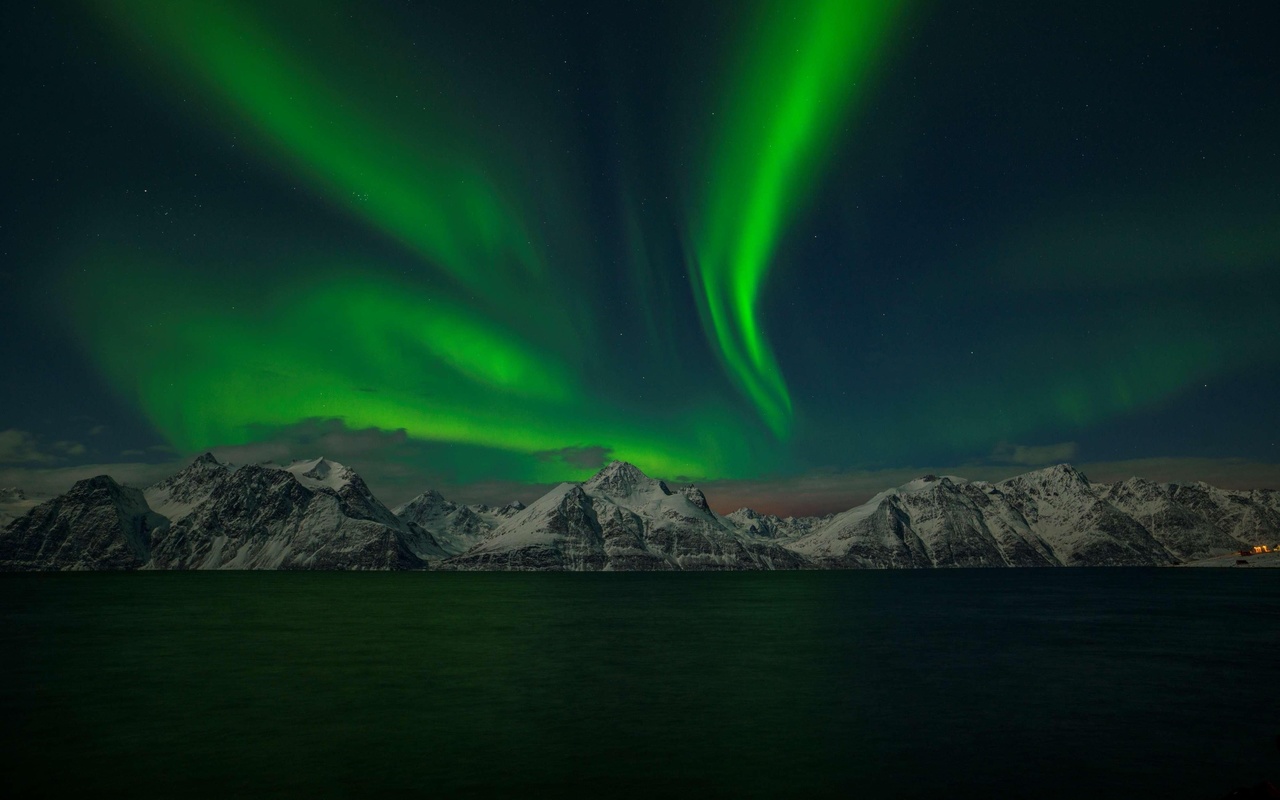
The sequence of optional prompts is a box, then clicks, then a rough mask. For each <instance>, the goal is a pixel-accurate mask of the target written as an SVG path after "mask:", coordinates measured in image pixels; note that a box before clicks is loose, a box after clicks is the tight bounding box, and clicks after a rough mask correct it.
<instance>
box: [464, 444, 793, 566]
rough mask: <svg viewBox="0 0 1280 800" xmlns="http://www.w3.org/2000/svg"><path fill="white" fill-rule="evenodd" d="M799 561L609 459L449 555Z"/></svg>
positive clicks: (533, 562)
mask: <svg viewBox="0 0 1280 800" xmlns="http://www.w3.org/2000/svg"><path fill="white" fill-rule="evenodd" d="M805 565H806V560H805V559H804V558H803V557H800V556H798V555H797V554H795V553H793V552H791V551H788V550H786V549H785V548H782V547H781V546H779V545H777V544H776V543H774V542H772V541H769V540H767V539H765V538H762V537H756V536H752V535H750V534H747V533H744V532H743V531H740V530H738V529H737V527H736V526H735V525H733V524H732V523H731V522H728V521H726V520H725V519H724V518H722V517H720V516H719V515H717V514H716V513H715V512H714V511H712V510H711V509H710V507H709V506H708V504H707V501H706V498H705V497H704V496H703V494H702V492H701V491H699V490H698V489H697V488H696V487H692V486H690V487H685V488H682V489H680V490H679V491H673V490H672V489H671V488H670V487H668V486H667V484H666V483H664V482H662V481H659V480H654V479H652V478H649V477H648V476H647V475H645V474H644V473H643V472H641V471H640V470H639V469H637V468H636V467H634V466H632V465H631V464H626V463H624V462H614V463H612V464H610V465H609V466H607V467H605V468H604V469H603V470H601V471H600V472H599V473H597V474H596V475H595V476H594V477H592V478H591V480H589V481H587V482H586V483H583V484H562V485H561V486H559V487H557V488H556V489H554V490H552V491H551V492H550V493H548V494H547V495H546V496H544V497H543V498H541V499H540V500H538V501H537V502H535V503H533V504H532V505H530V506H529V507H528V508H526V509H523V510H520V511H519V512H517V513H515V514H514V515H512V516H511V517H510V518H509V519H507V520H505V521H503V522H502V523H500V524H498V525H497V526H496V527H495V528H494V530H493V532H492V533H491V534H490V535H489V536H488V537H487V538H485V539H484V540H482V541H481V542H479V543H477V544H476V545H474V546H473V547H472V548H470V549H469V550H467V551H466V552H465V553H463V554H462V555H460V556H458V557H456V558H453V559H450V560H449V562H447V566H449V567H451V568H454V569H556V570H676V569H683V570H718V569H779V568H796V567H801V566H805Z"/></svg>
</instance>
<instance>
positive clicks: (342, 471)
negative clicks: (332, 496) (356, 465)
mask: <svg viewBox="0 0 1280 800" xmlns="http://www.w3.org/2000/svg"><path fill="white" fill-rule="evenodd" d="M284 471H285V472H288V473H290V474H291V475H293V477H295V478H297V479H298V482H299V483H301V484H302V485H304V486H307V487H309V488H312V489H318V488H321V487H323V488H326V489H332V490H334V491H335V492H336V491H338V490H340V489H342V487H344V486H346V485H347V484H350V483H357V482H359V476H358V475H356V473H355V471H353V470H352V469H351V468H350V467H346V466H343V465H342V464H339V463H338V462H337V461H330V460H329V459H327V458H325V457H324V456H321V457H319V458H313V459H311V460H309V461H295V462H293V463H292V464H290V465H289V466H287V467H285V468H284Z"/></svg>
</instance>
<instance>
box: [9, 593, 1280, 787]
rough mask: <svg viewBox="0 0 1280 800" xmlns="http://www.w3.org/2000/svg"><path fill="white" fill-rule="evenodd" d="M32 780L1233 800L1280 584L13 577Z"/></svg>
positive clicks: (1277, 622) (1269, 732)
mask: <svg viewBox="0 0 1280 800" xmlns="http://www.w3.org/2000/svg"><path fill="white" fill-rule="evenodd" d="M0 600H2V603H3V604H2V605H0V620H3V627H2V628H0V654H2V655H0V659H2V660H0V715H2V720H3V721H2V723H0V724H2V725H3V728H4V734H5V740H6V741H5V743H4V746H3V748H0V749H2V751H3V755H2V756H0V775H2V776H3V777H2V780H3V781H4V782H5V784H7V787H6V788H7V789H8V790H9V791H7V792H6V794H7V795H8V796H15V794H14V790H17V791H18V792H21V793H22V795H28V794H38V793H52V794H63V793H66V792H69V791H74V790H87V791H90V792H93V793H94V794H104V793H111V794H118V793H133V792H137V793H141V794H143V795H146V796H176V795H190V794H203V795H209V796H227V795H232V794H243V795H303V794H307V795H319V796H366V795H373V794H383V793H421V794H432V795H439V794H462V795H478V796H488V795H492V794H502V795H511V796H530V795H535V796H542V795H552V794H559V795H569V796H605V795H610V796H613V795H671V794H680V795H719V796H742V795H751V796H822V795H829V796H861V797H873V798H874V797H930V798H932V797H948V798H950V797H1062V798H1080V797H1093V798H1099V797H1153V798H1180V797H1185V798H1201V797H1203V798H1217V797H1219V796H1221V795H1222V794H1224V793H1225V792H1226V791H1228V790H1229V789H1231V788H1233V787H1235V786H1238V785H1246V784H1252V783H1256V782H1257V781H1259V780H1261V779H1263V778H1271V779H1273V780H1276V781H1277V782H1280V754H1277V753H1276V751H1275V749H1274V737H1275V736H1276V734H1277V733H1280V699H1278V698H1280V571H1276V572H1271V573H1264V572H1252V573H1251V572H1248V571H1245V570H1238V571H1237V570H1168V569H1166V570H1025V571H1023V570H974V571H968V570H964V571H936V572H846V573H831V572H817V573H814V572H809V573H776V574H761V573H736V574H603V575H602V574H588V575H556V574H448V573H420V574H414V573H392V574H343V573H212V574H210V573H183V574H176V573H151V574H141V573H136V574H123V575H83V574H81V575H76V574H69V575H35V576H32V575H3V576H0Z"/></svg>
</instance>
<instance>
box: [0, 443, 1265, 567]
mask: <svg viewBox="0 0 1280 800" xmlns="http://www.w3.org/2000/svg"><path fill="white" fill-rule="evenodd" d="M6 491H7V492H8V494H7V495H6V497H8V498H10V499H11V500H14V502H17V501H18V500H21V501H23V503H24V505H23V507H22V510H24V511H25V513H24V514H23V515H22V516H19V517H17V518H16V519H13V520H12V521H10V522H8V524H7V525H6V526H5V527H4V528H3V530H2V531H0V569H5V570H122V569H322V570H348V569H377V570H403V569H446V570H755V569H863V568H917V567H1052V566H1171V565H1177V564H1185V563H1189V562H1195V561H1199V560H1203V559H1211V558H1214V557H1222V556H1225V555H1228V554H1232V553H1235V552H1236V551H1239V550H1241V549H1245V548H1250V547H1253V546H1255V545H1260V544H1269V545H1275V544H1276V543H1277V542H1278V541H1280V491H1276V490H1253V491H1234V490H1225V489H1217V488H1214V487H1212V486H1209V485H1207V484H1204V483H1196V484H1191V485H1182V484H1157V483H1153V482H1150V481H1146V480H1143V479H1141V478H1131V479H1129V480H1126V481H1123V482H1121V483H1113V484H1102V483H1099V484H1095V483H1091V482H1090V481H1089V480H1088V478H1086V477H1085V476H1084V475H1083V474H1082V473H1080V472H1079V471H1078V470H1076V469H1074V468H1073V467H1071V466H1070V465H1068V464H1060V465H1057V466H1054V467H1048V468H1045V469H1040V470H1036V471H1033V472H1028V473H1026V474H1024V475H1019V476H1017V477H1014V478H1010V479H1008V480H1005V481H1000V482H997V483H988V482H983V481H967V480H965V479H963V478H958V477H953V476H934V475H926V476H924V477H921V478H918V479H916V480H913V481H911V482H909V483H907V484H904V485H902V486H899V487H896V488H892V489H887V490H885V491H883V492H881V493H880V494H878V495H876V496H875V497H873V498H871V500H869V501H867V502H866V503H863V504H862V505H859V506H857V507H855V508H851V509H849V510H848V511H844V512H841V513H838V514H829V515H826V516H822V517H786V518H779V517H777V516H773V515H765V514H759V513H757V512H755V511H753V510H751V509H749V508H743V509H739V510H738V511H735V512H733V513H731V514H727V515H720V514H717V513H716V512H715V511H714V510H712V508H711V507H710V505H709V504H708V503H707V499H706V497H705V496H704V495H703V493H702V491H701V490H700V489H698V488H697V487H696V486H692V485H687V486H677V487H672V486H671V485H669V484H667V483H666V482H665V481H661V480H656V479H654V478H650V477H649V476H647V475H645V474H644V473H643V472H641V471H640V470H639V469H638V468H636V467H635V466H633V465H631V464H627V463H625V462H620V461H615V462H613V463H611V464H609V465H608V466H606V467H605V468H603V469H602V470H600V471H599V472H598V473H597V474H596V475H595V476H593V477H592V478H591V479H590V480H587V481H585V482H583V483H564V484H561V485H559V486H557V487H556V488H554V489H552V490H551V491H550V492H548V493H547V494H546V495H544V496H543V497H542V498H540V499H539V500H537V501H536V502H534V503H531V504H530V505H528V506H525V505H524V504H522V503H519V502H514V503H511V504H509V505H506V506H502V507H498V508H494V507H490V506H485V505H462V504H458V503H454V502H451V501H449V500H447V499H445V498H444V497H443V496H441V495H440V494H439V493H438V492H435V491H427V492H424V493H422V494H420V495H418V496H417V497H415V498H414V499H412V500H410V501H409V502H407V503H404V504H403V505H401V506H398V507H396V508H394V509H390V508H388V507H387V506H386V505H384V504H383V503H382V502H381V501H379V500H378V499H377V498H376V497H375V496H374V494H373V493H372V492H371V491H370V490H369V487H368V486H367V485H366V484H365V482H364V480H363V479H362V478H361V477H360V476H359V475H358V474H357V473H356V472H355V471H354V470H351V469H349V468H348V467H344V466H343V465H341V464H338V463H336V462H333V461H329V460H327V459H324V458H318V459H313V460H308V461H299V462H294V463H292V464H288V465H285V466H280V465H274V464H264V465H246V466H233V465H230V464H226V463H222V462H219V461H218V460H217V459H216V458H214V457H213V456H212V455H210V454H205V455H203V456H201V457H199V458H197V459H195V461H193V462H192V463H191V464H190V465H188V466H187V467H186V468H185V469H183V470H182V471H181V472H178V473H177V474H175V475H173V476H171V477H169V478H166V479H165V480H163V481H161V482H159V483H157V484H155V485H154V486H151V487H149V488H147V489H145V490H139V489H135V488H130V487H127V486H121V485H119V484H118V483H116V482H115V481H114V480H113V479H111V478H110V477H108V476H106V475H100V476H98V477H95V478H90V479H87V480H82V481H80V482H78V483H76V484H75V486H73V487H72V488H71V490H70V491H68V492H66V493H65V494H62V495H59V496H57V497H55V498H53V499H51V500H48V501H46V502H44V503H40V504H39V505H35V506H34V507H30V505H31V503H30V501H27V500H26V498H25V497H23V496H22V493H21V492H20V491H18V490H6ZM15 498H16V499H15Z"/></svg>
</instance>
